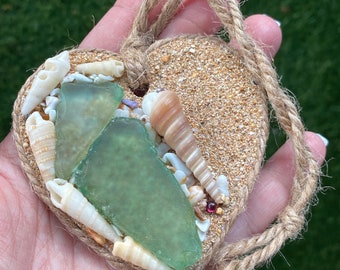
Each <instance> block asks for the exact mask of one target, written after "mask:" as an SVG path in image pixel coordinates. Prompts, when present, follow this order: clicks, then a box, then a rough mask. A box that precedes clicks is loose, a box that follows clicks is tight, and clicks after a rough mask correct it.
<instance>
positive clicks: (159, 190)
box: [75, 118, 202, 269]
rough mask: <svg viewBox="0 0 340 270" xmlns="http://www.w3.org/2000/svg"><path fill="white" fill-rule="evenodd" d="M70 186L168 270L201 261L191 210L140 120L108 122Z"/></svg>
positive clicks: (200, 247)
mask: <svg viewBox="0 0 340 270" xmlns="http://www.w3.org/2000/svg"><path fill="white" fill-rule="evenodd" d="M75 184H76V186H77V188H78V189H79V190H80V191H81V192H82V193H83V194H84V195H85V197H87V198H88V200H89V201H90V202H91V203H92V204H93V205H94V206H95V207H96V208H97V209H98V211H99V212H100V213H101V214H102V215H103V216H104V217H105V218H106V219H107V220H109V222H110V223H112V224H114V225H116V226H117V227H118V228H119V229H120V230H121V231H122V232H123V233H124V234H126V235H129V236H131V237H132V238H133V239H134V240H135V241H136V242H137V243H139V244H140V245H142V246H143V247H144V248H146V249H148V250H149V251H151V252H152V253H153V254H154V255H155V256H156V257H158V258H159V259H160V260H161V261H163V262H164V263H165V264H167V265H168V266H170V267H171V268H174V269H185V268H186V267H188V266H190V265H193V264H194V263H195V262H196V261H197V260H198V259H199V258H200V257H201V255H202V244H201V242H200V240H199V238H198V233H197V229H196V226H195V214H194V211H193V208H192V206H191V205H190V203H189V201H188V199H187V198H186V197H185V195H184V193H183V191H182V190H181V187H180V185H179V184H178V182H177V180H176V179H175V178H174V176H173V175H172V173H171V172H170V171H169V170H168V169H167V168H166V166H165V164H164V163H163V162H162V161H161V160H160V159H159V158H158V157H157V152H156V148H155V147H154V145H153V142H152V141H151V140H150V138H149V135H148V133H147V131H146V129H145V126H144V124H143V123H142V122H141V121H140V120H137V119H132V118H114V119H113V121H112V122H110V123H109V124H108V126H107V127H106V128H105V130H104V131H103V133H102V134H101V136H100V137H98V139H97V140H96V141H95V142H94V143H93V145H92V146H91V148H90V150H89V154H88V156H87V157H86V159H85V160H84V161H83V162H82V163H81V164H80V165H79V167H78V168H77V170H76V171H75Z"/></svg>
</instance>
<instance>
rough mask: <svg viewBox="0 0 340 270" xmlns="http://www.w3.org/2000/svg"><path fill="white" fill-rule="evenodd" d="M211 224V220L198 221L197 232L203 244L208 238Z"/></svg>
mask: <svg viewBox="0 0 340 270" xmlns="http://www.w3.org/2000/svg"><path fill="white" fill-rule="evenodd" d="M210 224H211V221H210V219H206V220H200V219H196V227H197V232H198V236H199V238H200V240H201V242H203V241H204V240H205V239H206V238H207V233H208V231H209V228H210Z"/></svg>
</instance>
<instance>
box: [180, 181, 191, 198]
mask: <svg viewBox="0 0 340 270" xmlns="http://www.w3.org/2000/svg"><path fill="white" fill-rule="evenodd" d="M181 189H182V191H183V193H184V195H185V196H186V197H189V196H190V191H189V189H188V187H187V185H186V184H182V185H181Z"/></svg>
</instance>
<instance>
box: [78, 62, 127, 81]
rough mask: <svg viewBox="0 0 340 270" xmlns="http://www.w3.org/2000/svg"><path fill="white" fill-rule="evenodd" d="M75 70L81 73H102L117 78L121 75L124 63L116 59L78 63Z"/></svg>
mask: <svg viewBox="0 0 340 270" xmlns="http://www.w3.org/2000/svg"><path fill="white" fill-rule="evenodd" d="M76 70H77V71H78V72H80V73H83V74H102V75H105V76H113V77H116V78H119V77H122V76H123V73H124V64H123V62H121V61H118V60H106V61H100V62H98V61H96V62H91V63H83V64H79V65H77V67H76Z"/></svg>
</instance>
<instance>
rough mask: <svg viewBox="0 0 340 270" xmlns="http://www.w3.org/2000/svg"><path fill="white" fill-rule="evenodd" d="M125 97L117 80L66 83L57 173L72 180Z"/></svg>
mask: <svg viewBox="0 0 340 270" xmlns="http://www.w3.org/2000/svg"><path fill="white" fill-rule="evenodd" d="M122 98H123V89H122V88H121V87H120V86H119V84H117V83H112V82H106V83H101V84H94V83H86V82H77V81H76V82H71V83H63V84H62V86H61V90H60V101H59V103H58V106H57V118H56V124H55V129H56V139H57V141H56V162H55V169H56V176H57V177H59V178H63V179H69V178H70V176H71V174H72V171H73V170H74V168H75V167H76V166H77V165H78V164H79V163H80V162H81V160H83V159H84V158H85V157H86V155H87V152H88V149H89V147H90V145H91V144H92V143H93V141H94V140H95V139H96V138H97V137H98V135H99V134H100V132H101V131H102V130H103V129H104V127H105V126H106V125H107V124H108V122H109V121H110V120H111V119H112V117H113V115H114V112H115V110H116V109H117V107H118V105H119V104H120V102H121V100H122Z"/></svg>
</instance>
